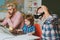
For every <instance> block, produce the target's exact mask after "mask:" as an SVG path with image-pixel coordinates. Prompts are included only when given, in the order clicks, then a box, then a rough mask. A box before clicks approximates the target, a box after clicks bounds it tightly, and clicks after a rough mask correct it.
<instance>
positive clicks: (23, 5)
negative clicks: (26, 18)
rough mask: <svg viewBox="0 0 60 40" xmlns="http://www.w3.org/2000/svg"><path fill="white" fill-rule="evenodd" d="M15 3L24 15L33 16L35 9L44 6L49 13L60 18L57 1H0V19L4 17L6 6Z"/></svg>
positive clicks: (59, 4)
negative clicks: (29, 14)
mask: <svg viewBox="0 0 60 40" xmlns="http://www.w3.org/2000/svg"><path fill="white" fill-rule="evenodd" d="M8 3H15V4H16V5H17V9H18V10H19V11H21V12H23V13H25V14H28V13H31V14H35V13H36V9H37V8H38V7H40V6H41V5H46V6H47V7H48V9H49V11H50V12H51V13H53V14H57V15H58V17H59V18H60V1H59V0H0V19H3V18H4V17H5V15H6V12H7V9H6V4H8Z"/></svg>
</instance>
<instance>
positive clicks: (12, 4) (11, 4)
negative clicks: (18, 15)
mask: <svg viewBox="0 0 60 40" xmlns="http://www.w3.org/2000/svg"><path fill="white" fill-rule="evenodd" d="M10 6H12V7H13V8H17V5H16V4H14V3H9V4H7V7H10Z"/></svg>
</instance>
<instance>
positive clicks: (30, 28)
mask: <svg viewBox="0 0 60 40" xmlns="http://www.w3.org/2000/svg"><path fill="white" fill-rule="evenodd" d="M22 30H23V32H24V33H25V34H26V33H30V32H33V31H35V27H34V26H32V25H31V26H29V27H28V26H27V25H24V27H23V28H22Z"/></svg>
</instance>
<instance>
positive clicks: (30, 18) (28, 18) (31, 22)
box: [25, 14, 34, 25]
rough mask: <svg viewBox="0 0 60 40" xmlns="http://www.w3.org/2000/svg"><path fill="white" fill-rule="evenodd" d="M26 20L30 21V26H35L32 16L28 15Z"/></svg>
mask: <svg viewBox="0 0 60 40" xmlns="http://www.w3.org/2000/svg"><path fill="white" fill-rule="evenodd" d="M25 19H27V20H29V21H30V25H33V24H34V17H33V16H32V15H30V14H28V15H26V17H25Z"/></svg>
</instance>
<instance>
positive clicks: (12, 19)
mask: <svg viewBox="0 0 60 40" xmlns="http://www.w3.org/2000/svg"><path fill="white" fill-rule="evenodd" d="M16 7H17V6H16V5H15V4H12V3H10V4H7V9H8V13H7V15H6V18H5V20H4V21H3V22H2V25H3V26H6V25H7V24H8V26H9V30H10V31H13V30H15V29H20V28H22V27H23V25H24V20H23V16H22V13H20V12H19V11H17V9H16Z"/></svg>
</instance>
